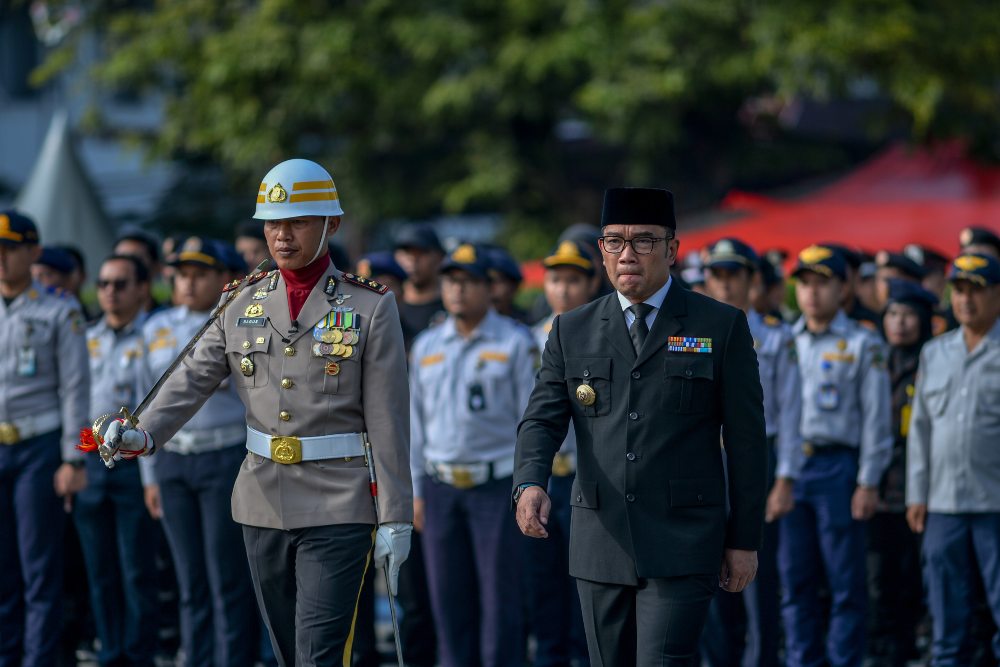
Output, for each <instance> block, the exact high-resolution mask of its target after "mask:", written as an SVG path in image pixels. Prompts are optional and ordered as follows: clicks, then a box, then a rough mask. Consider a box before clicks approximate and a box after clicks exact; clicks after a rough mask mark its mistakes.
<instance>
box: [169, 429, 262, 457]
mask: <svg viewBox="0 0 1000 667" xmlns="http://www.w3.org/2000/svg"><path fill="white" fill-rule="evenodd" d="M245 435H246V427H245V426H244V425H243V424H230V425H229V426H216V427H215V428H203V429H186V430H183V431H178V432H177V433H175V434H174V437H172V438H170V442H168V443H167V444H166V446H165V447H164V449H166V450H167V451H168V452H173V453H174V454H202V453H204V452H214V451H215V450H217V449H222V448H224V447H229V446H232V445H237V444H239V443H240V442H241V441H242V440H243V438H244V436H245Z"/></svg>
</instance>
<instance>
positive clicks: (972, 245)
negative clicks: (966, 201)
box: [958, 227, 1000, 259]
mask: <svg viewBox="0 0 1000 667" xmlns="http://www.w3.org/2000/svg"><path fill="white" fill-rule="evenodd" d="M958 246H959V248H960V249H961V251H962V254H963V255H972V254H980V255H989V256H990V257H995V258H997V259H1000V236H997V234H996V232H994V231H993V230H992V229H986V228H985V227H966V228H965V229H963V230H962V232H961V233H960V234H959V235H958Z"/></svg>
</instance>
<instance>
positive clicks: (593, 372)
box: [565, 357, 611, 417]
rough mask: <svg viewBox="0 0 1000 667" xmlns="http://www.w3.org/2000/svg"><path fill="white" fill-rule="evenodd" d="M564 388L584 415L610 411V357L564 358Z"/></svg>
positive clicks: (599, 415) (592, 415)
mask: <svg viewBox="0 0 1000 667" xmlns="http://www.w3.org/2000/svg"><path fill="white" fill-rule="evenodd" d="M565 379H566V388H567V390H568V391H569V395H570V396H571V397H572V400H573V403H574V404H575V405H576V407H577V409H578V410H579V411H580V413H582V414H583V415H584V416H585V417H602V416H604V415H606V414H608V413H609V412H611V358H610V357H596V358H594V357H590V358H587V357H575V358H570V359H567V360H566V371H565Z"/></svg>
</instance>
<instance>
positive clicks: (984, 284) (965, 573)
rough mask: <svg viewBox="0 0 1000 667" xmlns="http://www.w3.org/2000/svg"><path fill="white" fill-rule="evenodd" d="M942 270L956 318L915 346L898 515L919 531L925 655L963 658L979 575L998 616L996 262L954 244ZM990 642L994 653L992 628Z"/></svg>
mask: <svg viewBox="0 0 1000 667" xmlns="http://www.w3.org/2000/svg"><path fill="white" fill-rule="evenodd" d="M949 280H950V282H951V284H952V296H951V302H952V307H953V308H954V312H955V317H956V318H957V319H958V321H959V323H960V325H961V326H960V328H958V329H956V330H954V331H950V332H948V333H946V334H944V335H942V336H938V337H937V338H935V339H934V340H932V341H930V342H929V343H927V345H925V346H924V349H923V351H922V352H921V355H920V372H919V376H918V379H917V387H916V395H915V397H914V400H913V416H912V418H911V421H910V431H909V436H908V438H907V459H906V462H907V477H906V506H907V508H906V516H907V521H908V522H909V524H910V527H911V528H912V529H913V530H914V532H917V533H922V534H923V564H924V582H925V583H926V585H927V602H928V605H929V607H930V614H931V620H932V635H933V641H932V644H931V664H933V665H967V664H971V663H972V652H973V650H974V649H975V641H974V638H973V636H972V633H971V632H970V629H971V626H972V616H973V613H974V610H975V608H976V604H975V601H976V600H975V598H976V589H977V588H979V587H980V585H981V587H982V589H984V590H985V593H986V602H987V605H988V607H989V609H990V612H991V614H992V616H993V621H994V623H995V624H997V625H1000V558H998V554H1000V449H998V447H997V443H998V442H1000V262H998V261H997V259H996V258H994V257H993V256H991V255H985V254H978V255H976V254H963V255H961V256H959V257H958V258H957V259H955V261H954V264H953V266H952V270H951V274H950V275H949ZM977 579H979V582H977V581H976V580H977ZM982 648H983V649H985V648H986V647H985V646H982ZM992 649H993V658H994V660H996V661H1000V634H995V635H994V636H993V640H992ZM987 652H988V651H987ZM987 664H996V663H990V662H989V661H988V660H987Z"/></svg>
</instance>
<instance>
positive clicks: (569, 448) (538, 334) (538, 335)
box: [531, 315, 576, 460]
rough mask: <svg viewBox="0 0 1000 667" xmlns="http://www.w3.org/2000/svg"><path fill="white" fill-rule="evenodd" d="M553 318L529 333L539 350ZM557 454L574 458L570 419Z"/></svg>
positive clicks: (572, 431)
mask: <svg viewBox="0 0 1000 667" xmlns="http://www.w3.org/2000/svg"><path fill="white" fill-rule="evenodd" d="M555 318H556V316H555V315H550V316H549V317H547V318H545V319H544V320H543V321H541V322H539V323H538V324H536V325H535V326H534V327H533V328H532V330H531V332H532V334H533V335H534V337H535V343H536V344H537V345H538V349H539V350H544V349H545V343H546V341H548V339H549V332H550V331H552V321H553V320H554V319H555ZM559 453H560V454H566V455H569V456H572V457H574V460H575V458H576V430H574V428H573V420H572V419H570V423H569V430H568V431H567V432H566V439H565V440H563V444H562V446H561V447H560V448H559Z"/></svg>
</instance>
